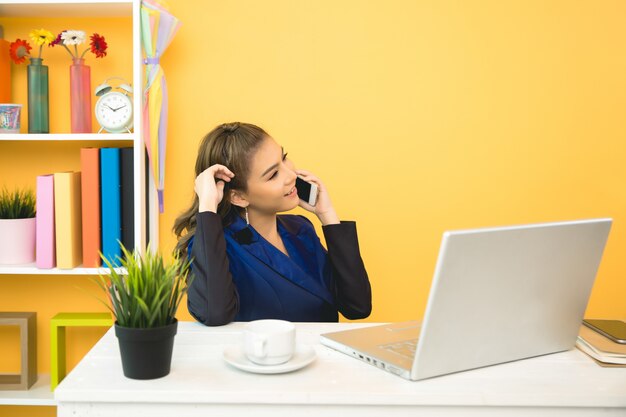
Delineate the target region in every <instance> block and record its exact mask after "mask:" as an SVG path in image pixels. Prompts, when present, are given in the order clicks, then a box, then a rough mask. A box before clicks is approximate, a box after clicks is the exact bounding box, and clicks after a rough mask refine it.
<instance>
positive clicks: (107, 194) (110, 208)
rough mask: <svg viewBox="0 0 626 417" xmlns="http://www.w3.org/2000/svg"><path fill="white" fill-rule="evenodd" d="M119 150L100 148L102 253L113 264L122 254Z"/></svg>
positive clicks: (116, 262)
mask: <svg viewBox="0 0 626 417" xmlns="http://www.w3.org/2000/svg"><path fill="white" fill-rule="evenodd" d="M120 187H121V184H120V150H119V148H102V149H100V205H101V207H102V217H101V230H102V254H103V255H104V256H105V257H106V258H107V259H108V260H109V262H111V264H112V265H113V266H119V265H120V263H119V260H118V257H121V256H122V251H121V249H120V244H119V242H120V240H121V239H122V207H121V201H120V200H121V192H120Z"/></svg>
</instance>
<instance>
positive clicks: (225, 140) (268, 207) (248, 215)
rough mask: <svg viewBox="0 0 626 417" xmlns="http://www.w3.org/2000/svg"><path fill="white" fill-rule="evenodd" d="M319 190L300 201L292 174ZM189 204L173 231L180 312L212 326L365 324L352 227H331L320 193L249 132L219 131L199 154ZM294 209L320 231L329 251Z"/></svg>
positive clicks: (236, 126) (237, 128)
mask: <svg viewBox="0 0 626 417" xmlns="http://www.w3.org/2000/svg"><path fill="white" fill-rule="evenodd" d="M297 175H300V176H301V177H302V178H303V179H305V180H306V181H309V182H312V183H314V184H316V185H317V187H318V197H317V203H316V204H315V206H311V205H309V204H308V203H306V202H304V201H302V200H300V199H299V198H298V194H297V191H296V188H295V184H296V176H297ZM194 189H195V193H196V196H195V197H194V201H193V204H192V205H191V207H190V208H189V209H188V210H187V211H186V212H184V213H183V214H182V215H181V216H180V217H178V219H176V222H175V224H174V232H175V233H176V236H177V237H178V244H177V246H176V249H175V250H176V251H177V252H178V253H179V254H181V255H183V256H185V255H186V256H188V257H190V258H191V259H192V272H193V274H194V275H195V278H194V280H193V281H192V284H191V287H190V288H189V293H188V303H187V306H188V309H189V312H190V313H191V315H192V316H193V317H195V318H196V320H198V321H200V322H202V323H204V324H206V325H208V326H219V325H223V324H227V323H230V322H231V321H233V320H237V321H250V320H257V319H265V318H275V319H282V320H289V321H314V322H323V321H337V320H338V312H339V313H341V314H342V315H343V316H345V317H346V318H348V319H361V318H365V317H367V316H369V314H370V312H371V309H372V303H371V298H372V297H371V288H370V283H369V279H368V276H367V272H366V270H365V266H364V265H363V260H362V259H361V255H360V253H359V243H358V239H357V233H356V224H355V223H354V222H351V221H341V222H340V221H339V218H338V217H337V214H336V213H335V210H334V208H333V206H332V203H331V201H330V197H329V195H328V191H327V190H326V187H325V186H324V184H323V183H322V181H320V180H319V179H318V178H317V177H316V176H315V175H313V174H312V173H310V172H308V171H304V170H298V169H295V167H294V165H293V163H292V162H291V161H290V160H288V159H287V154H286V153H285V152H284V150H283V148H282V147H281V146H280V145H279V144H278V143H276V141H275V140H274V139H273V138H272V137H271V136H270V135H268V134H267V133H266V132H265V131H264V130H263V129H261V128H260V127H258V126H255V125H252V124H248V123H239V122H235V123H226V124H222V125H220V126H218V127H216V128H215V129H213V130H212V131H211V132H210V133H208V134H207V135H206V136H205V137H204V139H203V141H202V143H201V144H200V149H199V152H198V158H197V160H196V180H195V188H194ZM297 206H300V207H302V208H304V209H305V210H307V211H310V212H312V213H314V214H315V215H316V216H317V217H318V219H319V220H320V221H321V223H322V230H323V231H324V236H325V238H326V244H327V246H328V251H326V249H324V247H323V246H322V245H321V243H320V240H319V238H318V236H317V234H316V233H315V229H314V228H313V224H312V223H311V222H310V221H309V220H308V219H307V218H306V217H304V216H298V215H277V213H280V212H284V211H288V210H291V209H293V208H295V207H297Z"/></svg>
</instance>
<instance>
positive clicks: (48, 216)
mask: <svg viewBox="0 0 626 417" xmlns="http://www.w3.org/2000/svg"><path fill="white" fill-rule="evenodd" d="M36 204H37V214H36V218H37V220H36V224H37V226H36V236H37V244H36V260H37V261H36V264H37V268H54V267H55V266H56V253H55V252H56V251H55V235H54V175H53V174H50V175H39V176H38V177H37V202H36Z"/></svg>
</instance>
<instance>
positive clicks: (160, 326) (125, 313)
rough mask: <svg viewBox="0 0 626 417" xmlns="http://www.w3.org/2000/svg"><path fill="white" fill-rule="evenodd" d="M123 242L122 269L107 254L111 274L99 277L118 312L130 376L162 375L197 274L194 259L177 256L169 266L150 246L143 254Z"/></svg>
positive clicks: (124, 364)
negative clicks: (193, 272) (185, 297)
mask: <svg viewBox="0 0 626 417" xmlns="http://www.w3.org/2000/svg"><path fill="white" fill-rule="evenodd" d="M120 246H121V247H122V255H123V256H122V257H118V258H117V259H118V261H119V264H120V265H121V269H120V268H117V269H116V268H115V267H114V266H113V262H112V260H109V259H107V258H106V257H104V256H102V259H103V261H104V263H105V264H106V266H107V267H108V268H109V274H108V275H104V276H103V275H101V276H99V278H98V279H96V282H97V283H98V285H99V286H100V288H101V289H102V290H104V292H105V293H106V295H107V299H108V301H109V302H108V303H106V302H105V304H106V305H107V307H108V308H109V310H111V312H112V313H113V315H114V316H115V335H116V336H117V338H118V341H119V346H120V353H121V357H122V368H123V370H124V375H125V376H126V377H128V378H132V379H154V378H161V377H163V376H166V375H167V374H169V372H170V366H171V362H172V351H173V348H174V336H175V335H176V330H177V326H178V320H177V319H176V317H175V316H176V311H177V310H178V306H179V304H180V302H181V299H182V297H183V295H184V294H185V293H186V292H187V289H188V288H189V283H190V282H191V278H192V277H193V275H191V276H190V275H189V271H190V268H189V265H190V263H189V261H188V260H186V261H184V262H183V261H182V260H181V259H180V258H178V257H175V258H174V259H173V261H172V262H171V263H170V264H169V265H165V264H164V262H163V257H162V256H161V255H160V254H158V253H153V252H152V251H151V250H150V248H149V247H148V249H147V251H146V253H145V255H143V256H141V255H139V254H138V253H137V252H136V251H135V252H132V253H131V252H129V251H128V250H127V249H126V248H125V247H124V246H123V245H121V244H120ZM124 269H125V272H122V271H123V270H124ZM188 278H189V281H188ZM109 304H110V305H109Z"/></svg>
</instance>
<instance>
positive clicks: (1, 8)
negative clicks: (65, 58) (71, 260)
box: [0, 0, 158, 275]
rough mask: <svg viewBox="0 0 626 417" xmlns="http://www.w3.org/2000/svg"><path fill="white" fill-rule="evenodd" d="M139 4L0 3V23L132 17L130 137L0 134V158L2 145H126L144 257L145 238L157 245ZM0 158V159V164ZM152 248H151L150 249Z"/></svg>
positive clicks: (11, 271) (6, 270)
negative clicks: (147, 152) (144, 107)
mask: <svg viewBox="0 0 626 417" xmlns="http://www.w3.org/2000/svg"><path fill="white" fill-rule="evenodd" d="M139 7H140V0H86V1H83V0H62V1H53V0H0V16H2V17H3V18H14V17H15V18H42V19H45V18H49V17H94V18H102V17H132V26H133V30H132V33H133V57H132V63H133V80H132V84H133V86H134V89H135V94H134V95H133V107H134V121H133V125H134V126H135V128H134V131H133V132H132V133H123V134H109V133H100V134H98V133H89V134H83V133H80V134H73V133H56V132H52V133H49V134H28V133H23V134H0V155H2V152H1V149H2V143H3V142H16V141H18V142H24V143H28V142H35V143H36V142H41V141H51V142H52V141H54V142H63V141H68V142H69V141H93V142H94V145H96V144H98V143H101V144H103V145H104V146H106V143H107V142H111V141H128V142H129V144H132V146H133V149H134V189H135V192H134V206H135V213H134V224H135V248H136V249H138V250H139V251H140V252H142V253H143V252H144V251H145V248H146V244H147V238H148V239H149V240H150V241H152V242H158V202H157V197H156V188H155V185H154V181H153V178H152V173H151V172H150V173H149V176H150V178H149V179H150V181H149V183H148V184H149V187H148V188H149V189H148V190H146V179H145V172H146V170H145V168H146V167H145V157H144V155H145V146H144V141H143V136H142V131H141V128H142V126H143V124H142V122H141V109H142V105H141V101H142V90H143V88H142V87H143V83H142V74H143V64H142V55H141V31H140V15H139ZM1 160H2V156H0V162H1ZM146 192H147V193H148V197H149V199H148V205H146V198H145V195H146ZM146 216H149V224H150V230H146V222H145V219H146ZM152 246H153V247H158V244H157V245H154V244H153V245H152ZM106 271H107V269H106V268H82V267H77V268H74V269H69V270H68V269H64V270H59V269H57V268H52V269H39V268H37V267H35V266H34V265H32V264H29V265H4V266H2V265H0V275H3V274H4V275H24V274H28V275H98V274H101V273H103V272H106Z"/></svg>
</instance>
